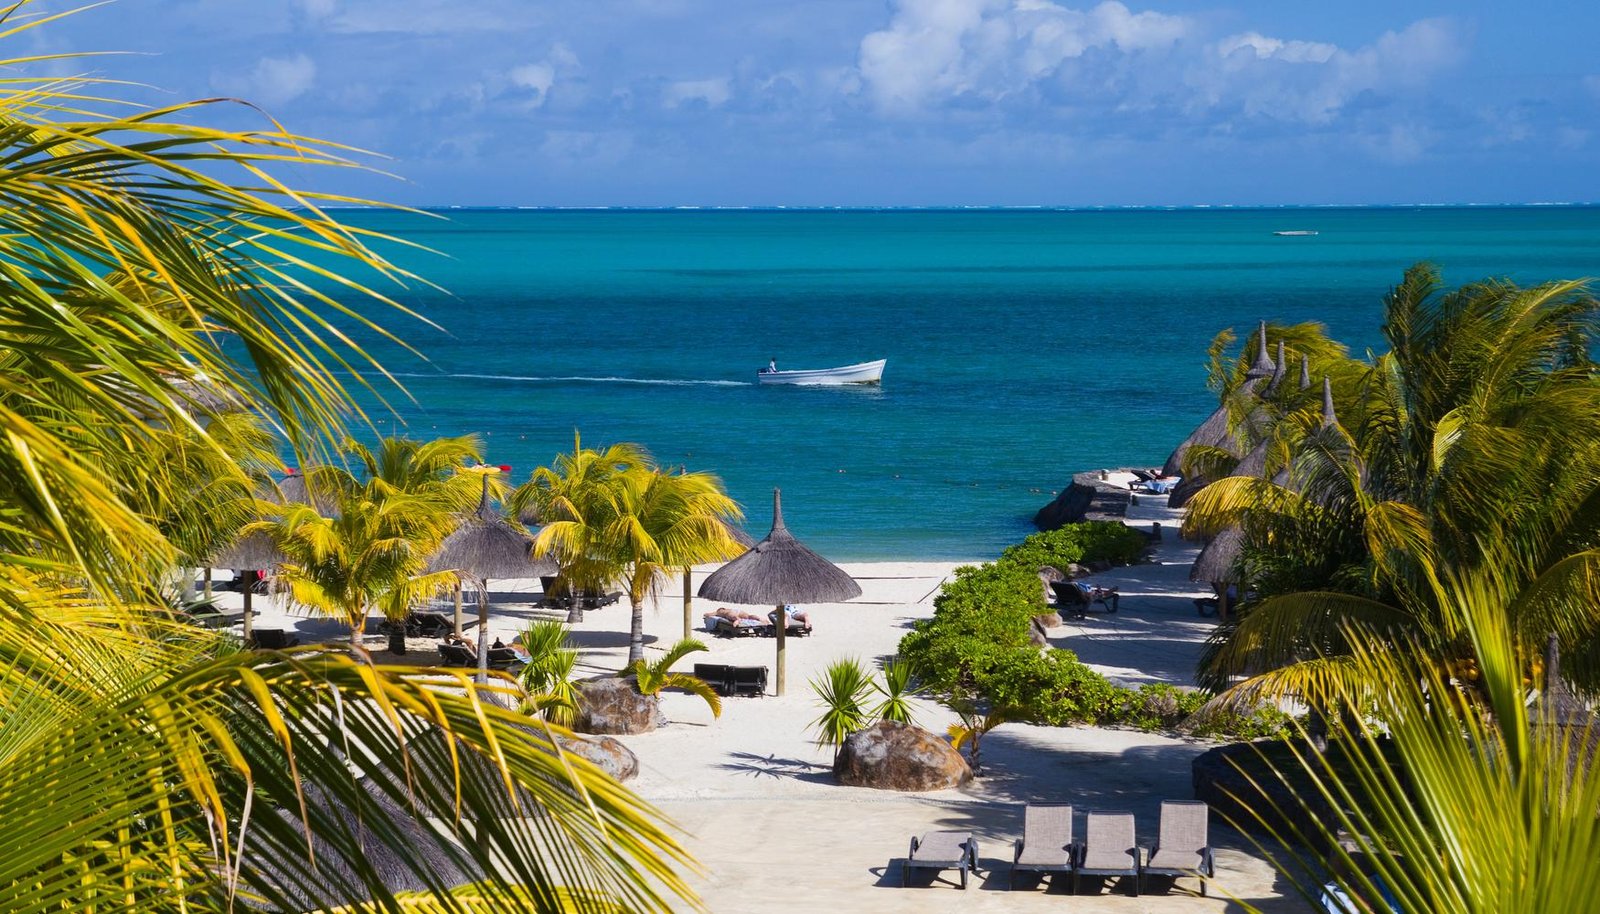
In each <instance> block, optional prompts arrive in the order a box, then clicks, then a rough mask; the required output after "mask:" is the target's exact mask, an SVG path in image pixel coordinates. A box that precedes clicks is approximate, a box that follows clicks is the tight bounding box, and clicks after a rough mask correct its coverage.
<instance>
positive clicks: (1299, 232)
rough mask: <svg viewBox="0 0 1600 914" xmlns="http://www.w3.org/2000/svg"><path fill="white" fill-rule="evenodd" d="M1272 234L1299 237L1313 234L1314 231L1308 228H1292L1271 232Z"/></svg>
mask: <svg viewBox="0 0 1600 914" xmlns="http://www.w3.org/2000/svg"><path fill="white" fill-rule="evenodd" d="M1272 234H1274V235H1281V236H1284V237H1286V238H1299V237H1302V236H1305V235H1315V234H1316V232H1313V231H1311V230H1310V229H1294V230H1293V231H1288V232H1273V233H1272Z"/></svg>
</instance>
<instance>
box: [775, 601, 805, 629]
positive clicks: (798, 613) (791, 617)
mask: <svg viewBox="0 0 1600 914" xmlns="http://www.w3.org/2000/svg"><path fill="white" fill-rule="evenodd" d="M783 614H784V616H785V617H787V619H788V623H787V625H786V626H785V627H786V628H794V627H796V626H799V627H800V628H801V629H802V630H804V631H808V632H809V631H811V617H810V616H807V615H806V611H805V610H803V609H801V608H800V607H798V606H790V605H788V604H784V607H783ZM767 621H768V622H771V623H772V624H773V625H777V624H778V611H777V610H776V609H774V610H773V611H772V612H769V613H767Z"/></svg>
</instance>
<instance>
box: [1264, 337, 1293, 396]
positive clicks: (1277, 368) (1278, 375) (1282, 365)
mask: <svg viewBox="0 0 1600 914" xmlns="http://www.w3.org/2000/svg"><path fill="white" fill-rule="evenodd" d="M1288 374H1289V365H1288V363H1287V362H1285V361H1284V355H1283V340H1279V341H1278V359H1277V361H1275V362H1273V363H1272V377H1270V378H1268V379H1267V389H1266V393H1271V392H1273V391H1275V390H1277V389H1278V385H1279V384H1282V383H1283V379H1284V378H1285V377H1287V376H1288Z"/></svg>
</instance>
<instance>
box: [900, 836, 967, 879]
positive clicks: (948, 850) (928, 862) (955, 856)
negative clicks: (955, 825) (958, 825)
mask: <svg viewBox="0 0 1600 914" xmlns="http://www.w3.org/2000/svg"><path fill="white" fill-rule="evenodd" d="M977 868H978V841H977V839H975V838H973V837H972V833H971V832H965V831H931V832H928V833H927V834H925V835H923V836H922V837H921V838H912V839H911V853H910V854H909V855H907V856H906V862H905V866H903V867H901V869H900V885H901V886H904V885H905V884H906V874H907V873H909V872H910V871H911V870H912V869H923V870H939V871H943V870H952V869H953V870H958V871H960V873H961V888H963V889H965V888H966V887H967V873H968V872H970V871H972V870H976V869H977Z"/></svg>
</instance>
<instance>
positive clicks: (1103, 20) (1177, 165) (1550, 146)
mask: <svg viewBox="0 0 1600 914" xmlns="http://www.w3.org/2000/svg"><path fill="white" fill-rule="evenodd" d="M68 8H70V7H69V5H66V4H53V5H52V4H44V3H41V4H36V5H35V6H34V7H33V8H32V9H33V10H34V11H35V12H44V11H57V10H64V9H68ZM1596 35H1600V3H1593V2H1589V3H1579V2H1538V0H1534V2H1524V3H1508V2H1501V0H1495V2H1491V0H1460V2H1453V3H1446V2H1434V3H1409V2H1403V0H1389V2H1380V0H1340V2H1318V3H1305V2H1292V0H1291V2H1285V0H1235V2H1227V0H1218V2H1205V0H1148V2H1146V0H1129V2H1127V3H1123V2H1117V0H1107V2H1101V3H1082V2H1073V0H1062V2H1059V3H1058V2H1049V0H886V2H885V0H788V2H781V0H720V2H712V0H576V2H572V0H538V2H534V0H251V2H239V0H118V2H114V3H111V4H110V5H108V6H104V7H99V8H95V9H90V10H88V11H86V12H82V13H79V14H76V15H73V16H70V17H67V18H65V19H63V20H59V21H56V22H52V23H49V24H47V25H45V26H43V27H41V28H38V29H32V30H29V31H27V32H24V33H21V34H20V35H17V36H13V37H10V38H8V39H7V43H8V44H9V45H10V46H9V47H8V48H6V49H5V51H6V53H4V55H3V56H5V57H7V58H15V57H19V56H23V55H25V54H32V53H63V52H81V51H120V52H130V53H128V54H126V55H121V54H119V55H114V56H105V57H95V58H88V59H79V60H74V61H71V62H53V63H47V64H44V65H43V66H44V67H47V68H50V72H53V73H72V74H90V75H96V76H101V77H108V78H114V79H120V80H129V81H133V82H136V83H139V84H141V88H139V89H129V90H127V91H128V92H130V93H131V94H133V95H134V96H135V97H137V98H139V99H140V100H142V101H144V102H148V103H152V104H168V103H171V102H175V101H179V100H187V99H192V98H205V97H216V96H224V97H233V98H240V99H246V100H249V101H250V102H252V103H253V104H254V105H255V106H256V107H247V106H243V105H233V104H227V105H219V106H215V107H213V108H211V109H209V110H207V111H205V112H204V113H203V114H201V115H199V116H200V117H201V118H203V119H204V120H205V121H206V122H207V123H208V124H211V125H215V126H225V127H239V128H245V127H262V126H270V122H269V121H268V120H267V119H266V118H267V116H269V115H270V117H271V118H274V119H276V120H277V121H279V122H280V123H282V124H284V125H285V126H286V127H287V128H289V129H291V130H293V131H294V132H296V133H300V134H305V135H310V136H316V137H320V138H324V139H329V140H335V141H338V142H341V143H346V144H350V145H353V146H356V147H360V148H362V149H365V150H371V151H373V152H375V153H379V154H381V156H382V158H373V159H371V160H369V162H370V164H372V165H373V166H374V167H375V168H378V169H382V170H383V171H384V172H386V173H387V174H383V175H380V174H377V173H360V172H354V171H340V172H337V173H326V174H325V173H321V172H320V170H309V169H308V171H318V173H316V174H311V175H307V176H305V177H304V178H303V179H301V180H300V183H301V184H310V185H313V186H317V187H319V188H321V189H325V190H330V191H336V192H340V193H349V194H355V195H359V196H363V197H368V198H375V199H382V200H386V201H390V202H397V203H406V204H412V205H424V206H429V205H476V206H483V205H488V206H494V205H500V206H630V205H632V206H674V205H704V206H772V205H789V206H944V205H956V206H973V205H1004V206H1030V205H1038V206H1117V205H1154V206H1164V205H1184V206H1188V205H1222V204H1234V205H1276V204H1383V203H1518V202H1552V201H1562V202H1573V201H1600V187H1597V185H1600V177H1597V176H1600V57H1596V56H1595V55H1594V53H1593V44H1594V37H1595V36H1596ZM142 87H153V88H142Z"/></svg>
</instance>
